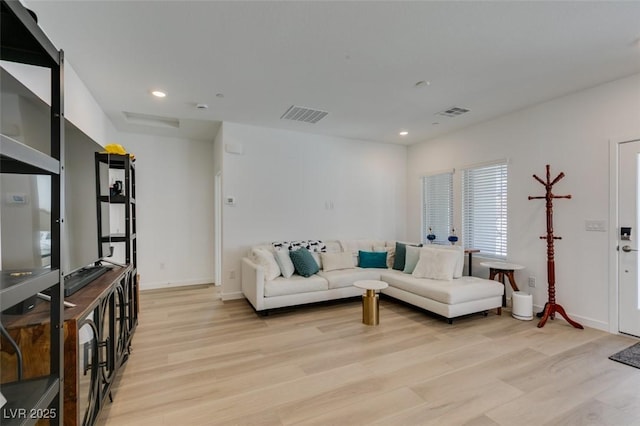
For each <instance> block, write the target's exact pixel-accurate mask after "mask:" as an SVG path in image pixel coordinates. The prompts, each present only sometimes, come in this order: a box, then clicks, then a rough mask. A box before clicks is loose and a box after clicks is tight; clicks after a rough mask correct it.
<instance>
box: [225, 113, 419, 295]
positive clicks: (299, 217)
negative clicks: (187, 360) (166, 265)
mask: <svg viewBox="0 0 640 426" xmlns="http://www.w3.org/2000/svg"><path fill="white" fill-rule="evenodd" d="M222 135H223V138H222V141H223V143H224V147H225V152H224V160H223V163H224V166H223V167H224V171H223V173H224V178H223V192H224V197H225V198H228V197H235V199H236V205H234V206H230V205H226V204H225V205H224V207H223V246H224V257H223V276H222V287H223V291H222V297H223V298H227V299H228V298H233V297H240V295H241V294H240V259H241V257H242V256H244V255H245V254H246V252H247V249H248V248H249V247H250V246H251V245H254V244H258V243H265V242H270V241H275V240H286V239H339V238H377V239H396V238H400V239H401V238H404V237H405V223H404V219H405V217H406V209H405V204H406V161H407V160H406V147H404V146H398V145H389V144H380V143H373V142H365V141H357V140H351V139H343V138H333V137H326V136H319V135H311V134H306V133H299V132H293V131H283V130H274V129H267V128H260V127H254V126H247V125H241V124H235V123H224V126H223V130H222ZM230 145H231V146H236V147H241V148H242V151H243V153H242V154H232V153H229V152H227V151H226V148H227V147H228V146H230ZM232 276H234V277H235V278H231V277H232Z"/></svg>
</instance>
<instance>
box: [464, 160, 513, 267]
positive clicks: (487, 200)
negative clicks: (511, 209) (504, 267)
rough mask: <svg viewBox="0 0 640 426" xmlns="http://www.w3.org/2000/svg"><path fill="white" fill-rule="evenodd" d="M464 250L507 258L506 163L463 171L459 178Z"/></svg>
mask: <svg viewBox="0 0 640 426" xmlns="http://www.w3.org/2000/svg"><path fill="white" fill-rule="evenodd" d="M462 185H463V187H462V196H463V201H462V222H463V223H462V224H463V240H464V247H465V248H475V249H480V251H481V252H482V255H485V256H489V257H496V258H501V259H505V258H506V257H507V163H506V162H501V163H495V164H492V165H487V166H482V167H475V168H470V169H466V170H464V171H463V175H462Z"/></svg>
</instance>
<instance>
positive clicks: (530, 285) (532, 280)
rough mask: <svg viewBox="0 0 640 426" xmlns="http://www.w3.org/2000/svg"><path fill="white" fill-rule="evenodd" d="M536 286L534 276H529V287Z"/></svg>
mask: <svg viewBox="0 0 640 426" xmlns="http://www.w3.org/2000/svg"><path fill="white" fill-rule="evenodd" d="M535 286H536V277H529V287H535Z"/></svg>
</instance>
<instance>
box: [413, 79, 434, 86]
mask: <svg viewBox="0 0 640 426" xmlns="http://www.w3.org/2000/svg"><path fill="white" fill-rule="evenodd" d="M430 85H431V82H430V81H426V80H420V81H419V82H417V83H416V84H414V86H415V87H425V86H430Z"/></svg>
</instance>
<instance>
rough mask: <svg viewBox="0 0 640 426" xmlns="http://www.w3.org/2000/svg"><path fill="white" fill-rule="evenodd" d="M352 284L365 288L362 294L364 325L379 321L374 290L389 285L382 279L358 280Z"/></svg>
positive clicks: (375, 323) (374, 323) (376, 297)
mask: <svg viewBox="0 0 640 426" xmlns="http://www.w3.org/2000/svg"><path fill="white" fill-rule="evenodd" d="M353 285H354V286H356V287H358V288H361V289H363V290H366V293H365V294H363V295H362V323H363V324H366V325H378V324H379V323H380V311H379V306H378V295H377V294H376V290H382V289H385V288H387V287H389V284H387V283H385V282H384V281H376V280H360V281H356V282H354V283H353Z"/></svg>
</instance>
